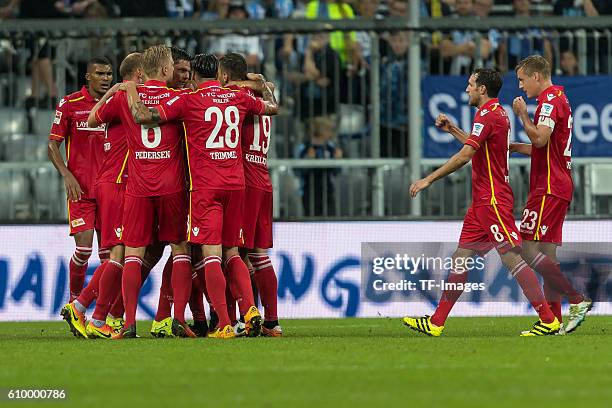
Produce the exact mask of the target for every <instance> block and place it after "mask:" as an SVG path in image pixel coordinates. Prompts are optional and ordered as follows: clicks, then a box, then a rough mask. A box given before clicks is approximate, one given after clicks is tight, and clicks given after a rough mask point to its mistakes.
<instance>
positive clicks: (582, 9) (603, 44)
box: [553, 0, 612, 74]
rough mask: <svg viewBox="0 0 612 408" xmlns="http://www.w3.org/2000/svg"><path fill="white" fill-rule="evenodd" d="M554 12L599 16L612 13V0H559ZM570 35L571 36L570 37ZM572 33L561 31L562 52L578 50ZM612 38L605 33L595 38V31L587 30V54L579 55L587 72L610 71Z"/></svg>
mask: <svg viewBox="0 0 612 408" xmlns="http://www.w3.org/2000/svg"><path fill="white" fill-rule="evenodd" d="M553 10H554V13H555V14H556V15H560V16H566V17H581V16H589V17H593V16H599V15H605V14H612V1H610V0H581V1H578V0H557V1H556V2H555V3H554V9H553ZM568 37H569V38H568ZM571 37H573V35H572V33H571V32H570V33H561V38H560V40H559V50H560V52H561V53H564V52H566V51H570V52H572V53H574V55H578V54H575V52H576V51H577V49H576V48H575V47H576V41H575V38H571ZM610 46H611V45H610V39H609V38H608V37H607V36H605V35H603V36H601V37H599V38H594V36H593V31H590V30H588V31H587V38H586V55H578V56H579V57H581V58H583V60H584V61H585V62H586V70H587V72H586V73H587V74H600V73H602V72H607V73H609V72H610V70H611V69H612V67H611V66H610V60H609V55H608V51H607V50H608V49H609V47H610Z"/></svg>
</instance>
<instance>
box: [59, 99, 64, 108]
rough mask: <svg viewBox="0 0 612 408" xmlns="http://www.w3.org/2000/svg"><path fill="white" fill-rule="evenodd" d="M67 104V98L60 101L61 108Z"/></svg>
mask: <svg viewBox="0 0 612 408" xmlns="http://www.w3.org/2000/svg"><path fill="white" fill-rule="evenodd" d="M65 103H66V98H63V99H62V100H61V101H59V107H60V108H61V107H62V106H64V104H65Z"/></svg>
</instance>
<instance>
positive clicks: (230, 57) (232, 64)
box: [219, 52, 248, 81]
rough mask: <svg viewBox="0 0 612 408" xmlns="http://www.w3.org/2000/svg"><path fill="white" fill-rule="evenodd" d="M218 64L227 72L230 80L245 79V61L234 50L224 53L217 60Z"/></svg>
mask: <svg viewBox="0 0 612 408" xmlns="http://www.w3.org/2000/svg"><path fill="white" fill-rule="evenodd" d="M219 66H220V67H221V68H223V70H224V71H225V72H226V73H227V75H228V76H229V80H230V81H244V80H246V79H247V77H246V75H247V69H248V68H247V62H246V60H245V59H244V57H243V56H242V55H240V54H237V53H235V52H231V53H229V54H226V55H225V56H223V57H222V58H221V59H220V60H219Z"/></svg>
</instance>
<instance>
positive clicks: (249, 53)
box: [210, 3, 264, 72]
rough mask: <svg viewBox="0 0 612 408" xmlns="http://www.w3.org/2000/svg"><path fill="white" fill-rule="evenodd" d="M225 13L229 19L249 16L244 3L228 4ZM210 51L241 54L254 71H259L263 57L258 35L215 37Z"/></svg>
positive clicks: (219, 53)
mask: <svg viewBox="0 0 612 408" xmlns="http://www.w3.org/2000/svg"><path fill="white" fill-rule="evenodd" d="M227 13H228V14H227V16H228V18H229V19H230V20H246V19H248V18H249V12H248V11H247V9H246V6H245V5H244V3H233V4H230V6H229V8H228V10H227ZM210 52H211V53H213V54H216V55H217V56H218V57H221V56H223V55H225V54H227V53H229V52H237V53H239V54H243V55H244V56H245V58H246V61H247V64H248V65H249V67H250V68H251V69H252V70H254V71H255V72H259V69H258V66H259V64H260V63H261V62H262V61H263V57H264V55H263V50H262V48H261V43H260V41H259V37H257V36H244V35H237V34H228V35H224V36H223V37H219V38H216V39H215V40H214V41H213V42H212V46H211V48H210Z"/></svg>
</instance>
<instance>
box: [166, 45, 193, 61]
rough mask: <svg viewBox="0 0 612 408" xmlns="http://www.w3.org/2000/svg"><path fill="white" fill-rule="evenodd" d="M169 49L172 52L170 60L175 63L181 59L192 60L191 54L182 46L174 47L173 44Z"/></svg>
mask: <svg viewBox="0 0 612 408" xmlns="http://www.w3.org/2000/svg"><path fill="white" fill-rule="evenodd" d="M170 51H171V52H172V61H174V62H175V63H176V62H177V61H181V60H184V61H189V62H191V60H192V56H191V54H189V53H188V52H187V51H185V50H184V49H182V48H179V47H175V46H174V45H173V46H172V47H170Z"/></svg>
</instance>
